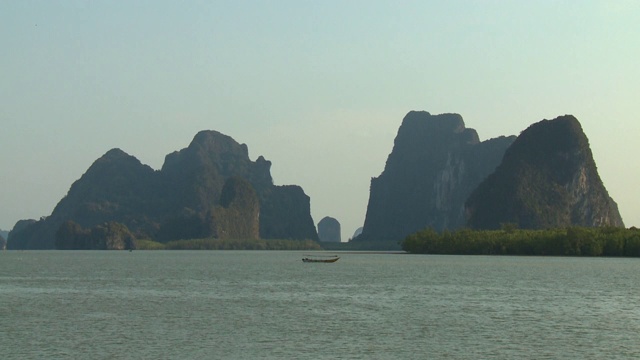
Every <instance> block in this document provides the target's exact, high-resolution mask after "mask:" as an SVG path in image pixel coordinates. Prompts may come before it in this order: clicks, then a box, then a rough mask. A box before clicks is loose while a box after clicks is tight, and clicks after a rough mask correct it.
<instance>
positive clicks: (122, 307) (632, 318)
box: [0, 251, 640, 359]
mask: <svg viewBox="0 0 640 360" xmlns="http://www.w3.org/2000/svg"><path fill="white" fill-rule="evenodd" d="M341 256H342V258H341V259H340V260H339V261H338V262H337V263H334V264H305V263H303V262H302V261H301V258H302V257H303V253H302V252H261V251H258V252H252V251H238V252H235V251H199V252H196V251H194V252H191V251H134V252H117V251H102V252H100V251H86V252H83V251H78V252H71V251H69V252H63V251H22V252H19V251H4V252H0V358H2V359H318V358H320V359H636V358H640V261H639V260H637V259H600V258H599V259H591V258H543V257H497V256H496V257H481V256H467V257H465V256H414V255H398V254H365V253H343V254H341Z"/></svg>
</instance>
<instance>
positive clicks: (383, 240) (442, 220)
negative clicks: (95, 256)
mask: <svg viewBox="0 0 640 360" xmlns="http://www.w3.org/2000/svg"><path fill="white" fill-rule="evenodd" d="M270 167H271V162H270V161H267V160H266V159H264V158H263V157H262V156H259V157H258V158H257V159H256V160H255V161H252V160H250V159H249V156H248V147H247V145H245V144H239V143H237V142H236V141H235V140H234V139H233V138H231V137H229V136H227V135H224V134H221V133H219V132H217V131H212V130H208V131H201V132H199V133H198V134H196V135H195V137H194V139H193V141H192V142H191V143H190V144H189V146H188V147H187V148H184V149H182V150H180V151H175V152H173V153H171V154H168V155H167V156H166V157H165V162H164V164H163V166H162V168H161V169H160V170H153V169H151V168H150V167H149V166H147V165H143V164H141V163H140V161H139V160H138V159H136V158H135V157H133V156H131V155H129V154H127V153H125V152H124V151H122V150H120V149H112V150H109V151H108V152H107V153H105V154H104V155H103V156H102V157H100V158H99V159H97V160H96V161H95V162H94V163H93V164H92V165H91V166H90V167H89V169H88V170H87V171H86V172H85V173H84V174H83V175H82V177H81V178H80V179H78V180H77V181H75V182H74V183H73V184H72V185H71V188H70V190H69V192H68V194H67V195H66V196H65V197H64V198H63V199H61V200H60V202H59V203H58V204H57V206H56V207H55V209H54V210H53V212H52V213H51V215H49V216H45V217H42V218H40V220H21V221H18V222H17V223H16V225H15V226H14V228H13V230H12V231H11V232H10V233H9V234H8V239H7V248H9V249H61V250H75V249H84V250H134V249H167V250H169V249H311V250H314V249H323V248H324V249H332V250H400V249H404V250H406V251H408V252H411V253H443V254H444V253H447V254H449V253H458V254H517V255H589V256H599V255H605V256H638V255H637V254H636V250H635V249H636V237H637V230H636V229H624V223H623V221H622V217H621V216H620V213H619V211H618V207H617V204H616V203H615V201H614V200H613V199H612V198H611V197H610V196H609V194H608V192H607V190H606V188H605V186H604V184H603V183H602V180H601V179H600V176H599V175H598V171H597V167H596V164H595V161H594V160H593V155H592V153H591V149H590V146H589V142H588V139H587V136H586V135H585V134H584V132H583V130H582V127H581V125H580V123H579V121H578V120H577V119H576V118H575V117H573V116H571V115H564V116H560V117H558V118H555V119H553V120H542V121H539V122H537V123H534V124H532V125H531V126H529V127H528V128H527V129H525V130H523V131H522V133H521V134H520V135H519V136H517V137H516V136H501V137H497V138H494V139H489V140H486V141H480V140H479V136H478V134H477V132H476V131H475V130H474V129H470V128H466V126H465V124H464V121H463V119H462V117H461V116H460V115H458V114H440V115H432V114H430V113H428V112H426V111H411V112H409V113H408V114H407V115H406V116H405V117H404V119H403V120H402V123H401V125H400V127H399V129H398V134H397V136H396V138H395V141H394V146H393V149H392V151H391V153H390V154H389V157H388V159H387V162H386V164H385V168H384V171H383V172H382V174H380V176H378V177H374V178H372V179H371V186H370V195H369V202H368V204H367V209H366V210H367V211H366V217H365V222H364V226H363V227H362V228H361V229H358V231H356V233H354V236H353V238H351V239H350V240H349V242H348V243H341V242H340V241H341V239H340V223H339V222H338V221H337V220H336V219H334V218H331V217H328V216H327V217H325V218H323V219H322V220H321V221H320V222H319V223H318V227H317V229H316V226H315V225H314V221H313V219H312V217H311V212H310V201H311V199H310V198H309V196H307V195H306V194H305V192H304V190H303V189H302V188H301V187H300V186H297V185H284V186H283V185H274V184H273V180H272V178H271V174H270ZM363 176H367V175H363Z"/></svg>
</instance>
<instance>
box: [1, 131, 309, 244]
mask: <svg viewBox="0 0 640 360" xmlns="http://www.w3.org/2000/svg"><path fill="white" fill-rule="evenodd" d="M270 167H271V162H269V161H267V160H265V159H264V158H263V157H262V156H260V157H258V159H257V160H256V161H251V160H250V159H249V156H248V148H247V146H246V145H244V144H239V143H237V142H236V141H235V140H233V139H232V138H231V137H229V136H227V135H224V134H221V133H219V132H216V131H202V132H199V133H198V134H196V136H195V137H194V139H193V141H192V142H191V144H190V145H189V146H188V147H187V148H185V149H182V150H180V151H176V152H174V153H171V154H169V155H167V156H166V158H165V162H164V165H163V166H162V169H161V170H158V171H154V170H153V169H151V168H150V167H149V166H147V165H143V164H141V163H140V161H139V160H138V159H136V158H135V157H133V156H131V155H128V154H127V153H125V152H124V151H122V150H120V149H112V150H110V151H108V152H107V153H105V154H104V155H103V156H102V157H101V158H99V159H98V160H96V161H95V162H94V163H93V164H92V165H91V166H90V167H89V169H88V170H87V171H86V173H85V174H84V175H82V177H81V178H80V179H79V180H77V181H76V182H74V183H73V184H72V185H71V188H70V190H69V192H68V194H67V195H66V196H65V197H64V198H63V199H61V200H60V202H59V203H58V205H57V206H56V207H55V209H54V210H53V212H52V213H51V215H50V216H47V217H43V218H42V219H40V220H38V221H35V220H32V221H21V222H19V223H18V224H16V227H14V229H13V231H12V232H11V235H10V237H9V242H8V248H10V249H54V248H58V249H111V248H114V249H118V248H123V249H127V248H130V247H132V246H133V245H131V244H129V245H122V244H120V243H119V242H117V241H116V242H113V243H110V242H109V241H110V240H109V236H112V235H113V234H122V233H124V232H127V233H130V234H131V236H132V238H134V239H148V240H151V241H155V242H159V243H167V242H170V241H177V240H184V239H202V238H216V239H286V240H301V241H303V240H312V241H317V240H318V234H317V231H316V228H315V225H314V222H313V219H312V218H311V210H310V199H309V197H308V196H307V195H306V194H305V193H304V191H303V189H302V188H301V187H299V186H296V185H286V186H276V185H274V184H273V180H272V178H271V174H270ZM116 224H117V225H116ZM105 229H112V230H113V229H120V230H117V231H115V230H114V231H106V230H105ZM101 234H102V235H101ZM125 242H126V241H125ZM116 243H118V245H116ZM133 243H135V240H134V241H133ZM109 244H112V245H113V246H111V245H109Z"/></svg>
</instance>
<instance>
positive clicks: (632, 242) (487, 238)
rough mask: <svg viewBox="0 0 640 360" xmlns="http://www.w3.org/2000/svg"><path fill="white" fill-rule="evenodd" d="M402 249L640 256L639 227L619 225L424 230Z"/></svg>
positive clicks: (406, 241)
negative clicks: (438, 231) (533, 228)
mask: <svg viewBox="0 0 640 360" xmlns="http://www.w3.org/2000/svg"><path fill="white" fill-rule="evenodd" d="M402 249H403V250H405V251H406V252H409V253H413V254H451V255H543V256H625V257H640V230H638V229H636V228H630V229H624V228H616V227H599V228H586V227H569V228H563V229H545V230H521V229H516V228H515V226H513V225H510V224H506V225H503V228H502V230H469V229H463V230H458V231H454V232H449V231H445V232H442V233H437V232H436V231H434V230H433V229H425V230H422V231H420V232H417V233H414V234H412V235H409V236H407V237H406V238H405V239H404V241H403V242H402Z"/></svg>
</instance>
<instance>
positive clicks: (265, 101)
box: [0, 0, 640, 241]
mask: <svg viewBox="0 0 640 360" xmlns="http://www.w3.org/2000/svg"><path fill="white" fill-rule="evenodd" d="M638 59H640V2H639V1H623V0H621V1H615V0H603V1H588V0H585V1H562V0H554V1H546V0H538V1H515V0H514V1H508V0H504V1H503V0H501V1H497V0H496V1H491V0H487V1H474V0H466V1H456V0H452V1H427V0H417V1H374V0H368V1H364V0H363V1H355V0H342V1H332V0H323V1H307V0H292V1H290V0H269V1H258V0H255V1H248V0H234V1H195V0H193V1H159V0H150V1H143V0H140V1H120V0H116V1H113V0H109V1H100V0H96V1H84V0H78V1H64V0H61V1H49V0H46V1H29V0H19V1H18V0H15V1H14V0H0V145H1V146H2V151H1V152H0V179H1V183H0V229H4V230H10V229H11V228H12V227H13V226H14V224H15V223H16V221H18V220H20V219H38V218H40V217H42V216H48V215H50V214H51V212H52V211H53V208H54V207H55V205H56V204H57V203H58V202H59V201H60V200H61V199H62V198H63V197H64V196H65V195H66V194H67V192H68V190H69V188H70V186H71V184H72V183H73V182H74V181H76V180H77V179H79V178H80V177H81V176H82V174H83V173H84V172H85V171H86V170H87V169H88V168H89V167H90V166H91V164H92V163H93V162H94V161H95V160H96V159H98V158H99V157H101V156H102V155H103V154H104V153H106V152H107V151H108V150H110V149H112V148H120V149H122V150H123V151H125V152H127V153H128V154H130V155H133V156H135V157H136V158H138V159H139V160H140V161H141V162H142V163H144V164H147V165H149V166H151V167H152V168H154V169H160V168H161V167H162V163H163V161H164V157H165V156H166V155H167V154H169V153H171V152H173V151H176V150H180V149H182V148H185V147H187V146H188V145H189V143H190V142H191V140H192V139H193V137H194V136H195V134H196V133H197V132H198V131H201V130H217V131H219V132H222V133H224V134H226V135H229V136H231V137H232V138H234V139H235V140H236V141H238V142H239V143H245V144H247V146H248V148H249V156H250V157H251V160H255V159H256V158H257V157H258V156H260V155H262V156H264V157H265V158H266V159H268V160H270V161H271V162H272V167H271V174H272V176H273V179H274V183H275V184H276V185H289V184H295V185H300V186H301V187H302V188H303V189H304V191H305V193H306V194H307V195H309V196H310V198H311V215H312V217H313V220H314V222H315V223H316V224H317V223H318V222H319V221H320V220H321V219H322V218H323V217H325V216H331V217H334V218H336V219H338V221H340V223H341V225H342V239H343V241H346V240H347V239H349V238H350V237H351V236H352V235H353V233H354V231H355V230H356V229H357V228H358V227H360V226H362V225H363V224H364V218H365V215H366V208H367V202H368V199H369V185H370V181H371V178H372V177H377V176H379V175H380V173H381V172H382V171H383V169H384V165H385V161H386V159H387V156H388V155H389V153H390V152H391V150H392V148H393V140H394V138H395V135H396V133H397V130H398V128H399V126H400V124H401V122H402V119H403V117H404V116H405V115H406V114H407V113H408V112H409V111H411V110H425V111H428V112H430V113H432V114H440V113H458V114H461V115H462V117H463V118H464V120H465V124H466V126H467V127H469V128H473V129H476V130H477V132H478V134H479V136H480V138H481V139H482V140H485V139H489V138H493V137H497V136H500V135H518V134H519V133H520V132H521V131H523V130H524V129H526V128H527V127H528V126H529V125H531V124H533V123H535V122H538V121H540V120H542V119H553V118H555V117H557V116H560V115H564V114H572V115H574V116H576V117H577V118H578V120H579V121H580V122H581V124H582V127H583V130H584V131H585V133H586V134H587V137H588V138H589V142H590V145H591V149H592V152H593V154H594V158H595V161H596V164H597V166H598V171H599V174H600V177H601V178H602V180H603V182H604V184H605V186H606V188H607V190H608V191H609V194H610V195H611V197H612V198H613V199H614V200H615V201H616V202H617V203H618V207H619V210H620V213H621V215H622V218H623V220H624V221H625V225H626V226H627V227H630V226H640V187H639V186H638V181H639V180H638V179H640V161H639V159H640V142H639V141H638V137H639V135H640V121H639V120H640V119H639V116H640V66H638Z"/></svg>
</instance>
